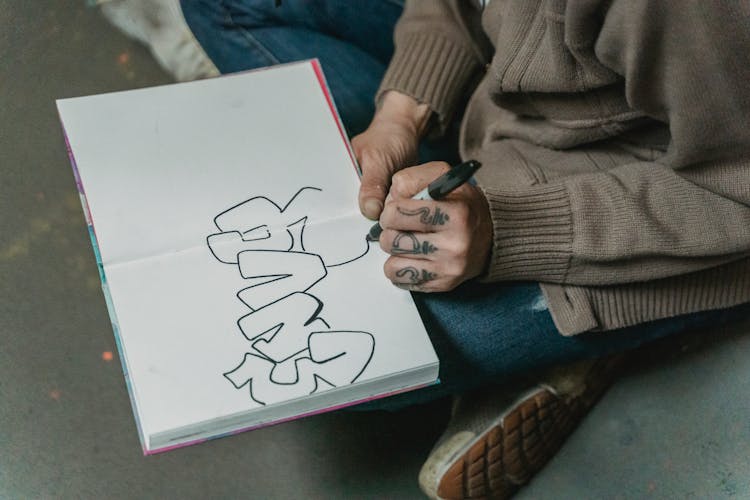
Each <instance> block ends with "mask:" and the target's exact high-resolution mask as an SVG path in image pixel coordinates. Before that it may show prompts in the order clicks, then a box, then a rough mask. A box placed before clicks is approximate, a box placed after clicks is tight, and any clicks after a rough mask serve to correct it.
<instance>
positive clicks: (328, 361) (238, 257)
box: [206, 187, 375, 405]
mask: <svg viewBox="0 0 750 500" xmlns="http://www.w3.org/2000/svg"><path fill="white" fill-rule="evenodd" d="M321 192H322V190H321V189H319V188H315V187H304V188H302V189H300V190H299V191H297V193H295V194H294V196H292V197H291V199H290V200H289V201H288V202H287V203H286V204H285V205H283V206H281V205H278V204H277V203H275V202H274V201H272V200H270V199H268V198H266V197H264V196H256V197H254V198H250V199H248V200H246V201H243V202H241V203H238V204H237V205H234V206H233V207H231V208H229V209H227V210H225V211H224V212H222V213H220V214H219V215H217V216H216V217H215V218H214V224H215V226H216V228H217V229H218V230H219V232H218V233H215V234H211V235H209V236H208V237H207V239H206V242H207V244H208V248H209V249H210V251H211V253H212V254H213V256H214V257H215V258H216V259H217V260H218V261H219V262H222V263H224V264H230V265H236V266H237V267H238V270H239V273H240V275H241V276H242V278H243V281H244V283H245V286H244V287H243V288H242V289H241V290H239V291H238V292H237V298H238V299H239V300H241V301H242V302H243V303H244V304H245V305H246V306H247V307H248V309H249V310H250V312H249V313H248V314H246V315H245V316H243V317H241V318H240V319H239V320H238V321H237V326H238V327H239V330H240V332H241V334H242V335H243V336H244V337H245V339H247V341H248V344H247V350H246V352H244V353H243V357H242V361H241V362H240V363H239V364H238V365H237V366H236V367H234V368H233V369H231V370H230V371H228V372H226V373H224V374H223V375H224V377H226V378H227V380H229V382H231V383H232V385H233V386H234V387H235V388H236V389H241V388H243V387H247V390H248V392H249V395H250V398H252V399H253V400H254V401H255V402H257V403H259V404H263V405H265V404H273V403H276V402H279V401H283V400H287V399H293V398H297V397H302V396H305V395H308V394H312V393H314V392H317V391H321V390H324V389H327V388H331V387H340V386H342V385H347V384H351V383H353V382H355V381H356V380H357V379H358V378H359V376H360V375H361V374H362V373H363V372H364V370H365V368H366V367H367V365H368V364H369V362H370V360H371V359H372V356H373V352H374V349H375V337H374V336H373V335H372V334H371V333H369V332H362V331H356V330H332V329H331V325H330V324H329V323H328V322H327V321H326V320H325V319H323V318H322V317H321V313H322V310H323V302H321V301H320V300H319V299H318V298H317V297H315V296H314V295H312V293H310V289H311V288H312V287H313V286H314V285H315V284H316V283H318V282H320V281H321V280H323V279H325V277H326V276H327V274H328V271H327V269H328V268H330V267H335V266H342V265H345V264H348V263H350V262H353V261H355V260H357V259H359V258H361V257H363V256H364V255H365V254H366V253H367V251H368V249H369V246H368V243H367V241H366V240H365V238H364V235H363V236H362V238H361V240H356V239H355V240H354V241H342V240H341V239H339V238H331V237H330V234H324V233H322V231H321V229H322V228H321V227H320V226H316V225H310V224H309V220H308V215H307V214H306V213H305V208H306V207H309V206H310V204H311V203H314V202H315V200H314V197H315V195H319V194H320V193H321ZM321 234H322V236H320V235H321ZM316 236H317V237H316Z"/></svg>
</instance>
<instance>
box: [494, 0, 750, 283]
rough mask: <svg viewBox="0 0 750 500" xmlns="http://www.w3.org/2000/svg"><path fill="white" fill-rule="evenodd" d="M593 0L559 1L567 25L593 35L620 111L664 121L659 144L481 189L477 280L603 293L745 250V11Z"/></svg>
mask: <svg viewBox="0 0 750 500" xmlns="http://www.w3.org/2000/svg"><path fill="white" fill-rule="evenodd" d="M604 4H606V5H607V7H592V6H598V5H602V2H596V1H594V0H571V1H570V2H569V3H568V8H569V10H568V12H569V14H568V18H567V19H566V23H567V24H568V26H567V28H566V30H568V29H569V30H571V32H572V33H587V32H595V33H596V34H595V36H592V39H591V40H590V43H591V47H592V50H593V51H594V52H595V55H596V57H597V59H598V60H599V61H600V62H601V63H602V64H603V65H604V66H606V67H608V68H610V69H611V70H613V71H615V72H616V73H618V74H620V75H621V76H622V77H623V79H624V81H625V91H626V98H627V101H628V104H629V105H630V107H631V108H633V109H636V110H641V111H643V112H644V113H645V114H646V115H648V116H650V117H652V118H654V119H656V120H659V121H662V122H665V123H667V124H668V125H669V130H670V134H671V139H670V144H669V147H668V150H667V152H666V154H665V155H664V156H663V157H661V158H659V159H658V160H657V161H639V162H636V163H631V164H626V165H621V166H619V167H617V168H614V169H612V170H608V171H599V172H594V173H585V174H579V175H575V176H572V177H567V178H563V179H560V180H556V181H554V182H550V183H548V184H542V185H536V186H531V187H528V188H517V189H513V190H503V189H496V188H492V187H485V188H484V190H485V194H486V195H487V198H488V201H489V204H490V210H491V212H492V217H493V221H494V231H495V233H494V247H493V251H492V256H491V263H490V267H489V271H488V276H487V279H488V280H537V281H543V282H551V283H562V284H575V285H612V284H622V283H629V282H638V281H650V280H654V279H658V278H665V277H670V276H677V275H684V274H687V273H691V272H694V271H698V270H701V269H706V268H710V267H714V266H717V265H720V264H724V263H726V262H731V261H735V260H738V259H741V258H745V257H747V256H750V126H749V124H750V85H748V82H750V56H749V55H750V30H748V29H747V26H748V25H750V10H748V9H747V8H746V7H742V6H741V3H737V2H702V1H701V0H685V1H684V2H682V1H681V2H652V1H650V0H615V1H613V2H604ZM570 12H575V13H577V14H575V15H572V14H570ZM592 24H597V25H598V29H596V30H592V29H590V27H591V25H592ZM566 42H570V43H586V42H587V41H586V40H575V37H574V36H571V37H566Z"/></svg>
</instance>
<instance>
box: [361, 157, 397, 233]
mask: <svg viewBox="0 0 750 500" xmlns="http://www.w3.org/2000/svg"><path fill="white" fill-rule="evenodd" d="M362 156H363V157H362V158H361V159H360V166H361V167H362V179H361V185H360V187H359V209H360V211H361V212H362V214H363V215H364V216H365V217H367V218H368V219H372V220H377V219H378V217H380V212H382V211H383V203H384V200H385V196H386V195H387V194H388V189H389V188H390V185H391V172H392V169H391V167H390V165H388V164H387V162H386V161H385V159H384V158H375V157H373V156H371V155H368V154H364V155H362Z"/></svg>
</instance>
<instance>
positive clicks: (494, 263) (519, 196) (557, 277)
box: [483, 185, 573, 283]
mask: <svg viewBox="0 0 750 500" xmlns="http://www.w3.org/2000/svg"><path fill="white" fill-rule="evenodd" d="M484 193H485V196H486V197H487V201H488V202H489V206H490V213H491V217H492V224H493V229H494V234H493V248H492V255H491V258H490V263H489V267H488V269H487V273H486V275H485V276H484V277H483V281H500V280H534V281H549V282H555V283H563V282H565V277H566V275H567V272H568V267H569V265H570V258H571V252H572V243H573V223H572V217H571V210H570V198H569V196H568V192H567V190H566V189H565V187H564V186H559V185H544V186H533V187H528V188H524V189H523V190H521V191H499V190H495V189H485V190H484Z"/></svg>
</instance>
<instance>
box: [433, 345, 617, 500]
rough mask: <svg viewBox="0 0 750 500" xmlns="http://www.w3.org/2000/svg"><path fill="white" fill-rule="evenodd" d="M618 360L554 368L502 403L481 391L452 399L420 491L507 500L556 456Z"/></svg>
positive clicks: (445, 497) (493, 393)
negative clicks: (441, 434) (542, 381)
mask: <svg viewBox="0 0 750 500" xmlns="http://www.w3.org/2000/svg"><path fill="white" fill-rule="evenodd" d="M624 359H625V355H617V356H614V357H610V358H605V359H599V360H588V361H582V362H579V363H575V364H572V365H566V366H563V367H559V368H555V369H553V370H552V371H551V372H550V373H549V376H548V377H547V381H546V382H544V383H541V384H538V385H536V386H534V387H531V388H530V389H529V388H527V389H526V390H524V391H521V392H518V393H515V394H512V395H508V394H507V393H506V395H505V396H504V397H498V394H497V390H496V389H495V390H494V391H493V390H492V389H484V390H482V391H479V392H477V393H471V394H467V395H465V396H462V397H460V398H457V399H456V400H454V406H453V412H452V417H451V421H450V423H449V424H448V428H447V429H446V431H445V432H444V433H443V436H442V437H441V438H440V440H439V441H438V443H437V444H436V445H435V448H434V449H433V450H432V452H431V453H430V456H429V457H428V458H427V461H426V462H425V464H424V465H423V466H422V470H421V471H420V473H419V485H420V487H421V488H422V490H423V491H424V492H425V493H426V494H427V495H428V496H429V497H430V498H434V499H442V500H453V499H471V498H476V499H479V498H483V499H486V498H490V499H496V498H497V499H501V498H509V497H510V496H512V495H513V494H514V493H515V492H516V490H517V489H518V488H519V487H520V486H521V485H523V484H525V483H526V482H528V481H529V479H531V476H532V475H533V474H534V473H535V472H537V471H538V470H540V469H541V468H542V466H543V465H544V464H545V463H546V462H547V461H548V460H549V459H550V458H552V456H553V455H554V454H555V453H556V452H557V450H558V449H559V448H560V446H561V445H562V443H563V441H564V440H565V438H566V437H567V436H568V435H569V434H570V433H571V432H572V431H573V429H574V428H575V427H576V425H577V424H578V423H579V422H580V421H581V419H582V418H583V416H584V415H585V414H586V412H587V411H588V410H589V409H590V408H591V407H592V406H593V405H594V403H596V401H597V399H598V398H599V397H600V396H601V395H602V394H603V393H604V391H605V390H606V389H607V387H609V385H610V384H611V382H612V381H613V380H614V378H615V375H616V372H617V371H618V368H619V367H620V366H621V365H622V361H623V360H624Z"/></svg>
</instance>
